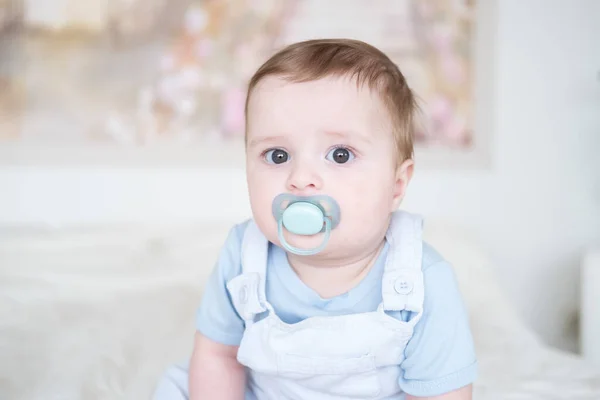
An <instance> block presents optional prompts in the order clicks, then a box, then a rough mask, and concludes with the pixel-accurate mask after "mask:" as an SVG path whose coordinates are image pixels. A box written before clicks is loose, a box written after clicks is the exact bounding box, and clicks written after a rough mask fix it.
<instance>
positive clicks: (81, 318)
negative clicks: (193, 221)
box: [0, 223, 600, 400]
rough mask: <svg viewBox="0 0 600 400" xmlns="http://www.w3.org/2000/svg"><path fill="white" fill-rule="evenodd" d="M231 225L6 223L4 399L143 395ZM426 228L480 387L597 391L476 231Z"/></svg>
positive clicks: (0, 337) (187, 324) (0, 270)
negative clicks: (452, 274)
mask: <svg viewBox="0 0 600 400" xmlns="http://www.w3.org/2000/svg"><path fill="white" fill-rule="evenodd" d="M230 226H231V224H229V223H222V224H217V225H215V224H212V225H208V226H202V227H200V226H196V227H176V228H174V227H158V226H154V227H118V228H106V229H99V228H96V229H94V230H73V229H71V230H65V231H35V232H32V231H28V230H27V231H14V230H5V231H3V232H2V233H0V355H1V358H0V399H10V400H38V399H40V400H41V399H44V400H54V399H57V400H58V399H61V400H72V399H73V400H74V399H78V400H79V399H85V400H88V399H89V400H96V399H98V400H103V399H110V400H118V399H127V400H132V399H133V400H136V399H147V398H148V397H149V393H150V392H151V390H152V388H153V385H154V382H155V381H156V379H157V377H158V375H159V374H160V373H161V371H162V370H163V368H165V367H166V366H167V365H168V364H169V363H171V362H176V361H181V360H184V359H185V358H186V357H187V355H188V354H189V351H190V348H191V338H192V334H193V318H194V311H195V308H196V306H197V304H198V301H199V298H200V295H201V290H202V286H203V282H204V281H205V279H206V277H207V275H208V274H209V273H210V270H211V268H212V265H213V263H214V260H215V259H216V254H217V252H218V250H219V247H220V245H221V243H222V242H223V240H224V238H225V235H226V233H227V230H228V229H229V227H230ZM426 236H427V238H428V240H429V241H430V242H431V243H432V244H433V245H434V246H435V247H436V248H437V249H438V250H439V251H440V252H441V253H442V254H444V255H445V256H446V257H447V258H448V259H449V260H450V261H451V262H452V263H453V265H454V267H455V270H456V273H457V276H458V279H459V282H460V284H461V289H462V292H463V296H464V298H465V301H466V304H467V306H468V308H469V311H470V313H471V320H472V327H473V334H474V338H475V342H476V346H477V351H478V357H479V361H480V377H479V380H478V381H477V383H476V385H475V399H478V400H479V399H481V400H500V399H502V400H541V399H544V400H549V399H582V400H586V399H597V400H600V371H598V370H594V369H593V368H592V367H591V366H589V365H587V364H586V363H584V362H583V361H581V360H580V359H579V358H577V357H576V356H574V355H570V354H567V353H562V352H559V351H556V350H551V349H549V348H547V347H545V346H544V345H543V344H542V343H541V342H540V341H539V340H538V339H537V337H536V336H535V335H533V334H532V333H531V331H530V330H528V329H527V328H526V327H525V326H524V325H523V324H522V323H521V322H520V321H519V320H518V319H517V318H516V317H515V313H514V312H512V309H511V307H510V305H509V303H508V302H507V301H506V299H505V298H504V296H503V294H502V293H501V291H500V290H499V287H498V285H496V284H495V281H494V278H493V276H492V273H491V271H492V269H491V268H490V263H489V261H488V260H487V258H486V257H485V256H484V255H483V254H482V252H481V251H479V248H478V247H477V245H476V244H475V243H474V242H473V241H472V240H471V239H469V238H467V237H466V236H465V235H464V233H462V232H461V231H460V230H459V229H456V228H455V227H450V226H448V225H445V224H435V223H434V224H428V225H427V227H426Z"/></svg>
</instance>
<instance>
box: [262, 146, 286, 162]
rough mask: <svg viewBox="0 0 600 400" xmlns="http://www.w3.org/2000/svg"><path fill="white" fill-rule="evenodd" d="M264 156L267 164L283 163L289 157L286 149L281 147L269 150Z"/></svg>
mask: <svg viewBox="0 0 600 400" xmlns="http://www.w3.org/2000/svg"><path fill="white" fill-rule="evenodd" d="M264 157H265V161H266V162H268V163H269V164H283V163H284V162H286V161H287V160H288V159H289V158H290V157H289V155H288V153H287V151H285V150H281V149H272V150H269V151H267V152H266V153H265V156H264Z"/></svg>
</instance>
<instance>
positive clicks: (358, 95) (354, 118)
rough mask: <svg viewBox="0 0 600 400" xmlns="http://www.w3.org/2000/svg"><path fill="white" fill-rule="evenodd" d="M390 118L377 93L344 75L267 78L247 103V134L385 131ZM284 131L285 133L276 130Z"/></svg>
mask: <svg viewBox="0 0 600 400" xmlns="http://www.w3.org/2000/svg"><path fill="white" fill-rule="evenodd" d="M389 126H390V121H389V117H388V114H387V112H386V110H385V107H384V104H383V102H382V101H381V98H380V96H379V95H378V94H377V93H375V92H374V91H372V90H370V89H369V88H368V87H366V86H365V87H358V86H357V84H356V82H355V81H354V80H352V79H350V78H347V77H326V78H323V79H319V80H315V81H308V82H290V81H287V80H284V79H282V78H279V77H272V76H271V77H266V78H265V79H263V80H262V81H261V82H259V84H258V85H257V86H256V87H255V88H254V90H253V92H252V94H251V97H250V101H249V104H248V128H249V129H248V130H249V132H248V133H249V134H251V133H252V131H254V130H255V129H259V130H260V131H261V132H262V133H265V132H264V130H265V129H273V130H282V131H283V130H285V131H294V130H299V129H304V130H305V131H306V129H309V130H314V129H325V130H336V129H340V130H343V129H347V130H359V131H365V132H369V133H375V131H388V128H389ZM278 133H285V132H278Z"/></svg>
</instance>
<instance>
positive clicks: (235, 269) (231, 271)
mask: <svg viewBox="0 0 600 400" xmlns="http://www.w3.org/2000/svg"><path fill="white" fill-rule="evenodd" d="M249 223H250V219H247V220H245V221H242V222H240V223H237V224H235V225H233V226H232V227H231V228H230V229H229V232H228V234H227V238H226V239H225V242H224V244H223V246H222V247H221V251H220V253H219V259H218V269H219V270H220V272H221V276H222V278H224V279H225V280H229V279H232V278H234V277H235V276H237V275H239V274H240V273H241V271H242V256H241V253H242V242H243V240H244V233H245V231H246V227H247V226H248V224H249Z"/></svg>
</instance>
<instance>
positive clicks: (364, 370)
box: [161, 211, 424, 400]
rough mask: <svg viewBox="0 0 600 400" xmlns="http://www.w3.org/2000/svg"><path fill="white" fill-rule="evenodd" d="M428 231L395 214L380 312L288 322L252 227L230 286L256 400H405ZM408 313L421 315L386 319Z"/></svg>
mask: <svg viewBox="0 0 600 400" xmlns="http://www.w3.org/2000/svg"><path fill="white" fill-rule="evenodd" d="M421 233H422V220H421V218H420V217H418V216H415V215H412V214H409V213H406V212H401V211H398V212H396V213H394V215H393V218H392V222H391V225H390V228H389V229H388V232H387V235H386V238H387V241H388V242H389V249H388V255H387V259H386V261H385V269H384V274H383V282H382V297H383V302H382V303H381V304H380V305H379V307H378V309H377V310H376V311H372V312H366V313H359V314H350V315H340V316H326V317H320V316H318V317H310V318H307V319H305V320H303V321H301V322H299V323H296V324H287V323H285V322H283V321H282V320H281V319H280V318H279V317H278V316H277V314H276V313H275V312H274V310H273V307H272V306H271V305H270V304H269V302H268V299H266V297H265V277H266V267H267V250H268V241H267V239H266V238H265V237H264V236H263V234H262V233H261V232H260V231H259V230H258V228H257V226H256V225H255V224H254V223H253V222H250V223H249V224H248V227H247V229H246V232H245V234H244V239H243V243H242V274H241V275H239V276H237V277H236V278H234V279H232V280H231V281H230V282H229V283H228V285H227V288H228V290H229V292H230V294H231V297H232V300H233V303H234V306H235V308H236V310H237V311H238V313H239V315H240V316H241V317H242V318H243V319H244V321H245V323H246V329H245V332H244V335H243V338H242V341H241V343H240V346H239V350H238V360H239V362H240V363H241V364H243V365H245V366H246V367H247V368H248V392H250V393H252V394H253V396H251V398H256V399H258V400H284V399H290V400H291V399H293V400H299V399H308V400H321V399H323V400H325V399H327V400H334V399H336V400H337V399H351V398H356V399H401V398H403V394H402V390H401V389H400V386H399V384H398V379H399V377H400V374H401V373H402V370H401V368H400V364H401V363H402V361H403V360H404V350H405V348H406V344H407V342H408V341H409V339H410V338H411V337H412V334H413V328H414V326H415V324H416V323H417V322H418V321H419V319H420V318H421V315H422V308H423V299H424V287H423V274H422V271H421V256H422V241H421ZM401 310H407V311H411V312H413V313H414V317H413V318H411V319H410V321H409V322H404V321H402V320H399V319H396V318H394V317H392V316H390V315H388V314H387V313H386V311H401ZM263 313H266V314H263ZM259 314H263V315H261V316H260V317H259V318H256V317H257V316H258V315H259ZM186 386H187V385H186ZM174 392H175V391H173V393H174ZM179 393H181V391H179ZM161 398H163V399H165V400H166V398H164V397H161ZM173 398H185V397H173Z"/></svg>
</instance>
